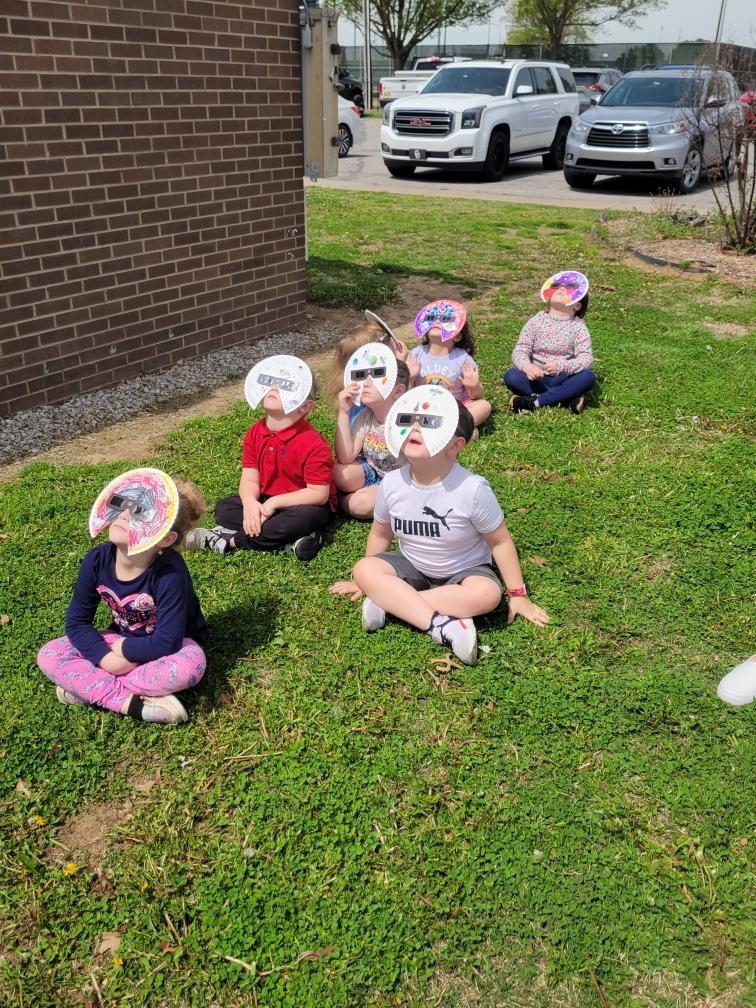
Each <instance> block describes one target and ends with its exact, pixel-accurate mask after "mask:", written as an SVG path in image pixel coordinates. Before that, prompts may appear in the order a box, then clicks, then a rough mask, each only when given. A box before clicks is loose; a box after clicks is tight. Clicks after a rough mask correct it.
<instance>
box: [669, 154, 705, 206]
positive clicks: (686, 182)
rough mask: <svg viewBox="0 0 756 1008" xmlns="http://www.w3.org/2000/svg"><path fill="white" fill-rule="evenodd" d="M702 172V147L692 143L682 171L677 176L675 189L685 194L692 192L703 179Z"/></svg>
mask: <svg viewBox="0 0 756 1008" xmlns="http://www.w3.org/2000/svg"><path fill="white" fill-rule="evenodd" d="M702 173H703V158H702V156H701V148H700V147H699V146H698V145H697V144H691V145H690V147H688V152H687V154H686V155H685V160H684V161H683V168H682V171H681V172H680V174H679V175H678V176H677V177H676V178H675V189H676V190H677V191H678V192H679V193H681V194H682V195H683V196H686V195H687V194H688V193H692V192H693V190H694V189H695V188H696V186H697V185H698V183H699V182H700V181H701V175H702Z"/></svg>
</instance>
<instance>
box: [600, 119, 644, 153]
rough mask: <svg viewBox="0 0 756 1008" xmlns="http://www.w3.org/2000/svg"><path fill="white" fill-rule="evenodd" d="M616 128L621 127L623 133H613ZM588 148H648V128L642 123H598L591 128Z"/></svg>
mask: <svg viewBox="0 0 756 1008" xmlns="http://www.w3.org/2000/svg"><path fill="white" fill-rule="evenodd" d="M615 126H621V127H622V132H621V133H614V132H612V130H613V128H614V127H615ZM585 142H586V144H587V145H588V147H619V148H625V149H627V148H633V149H637V148H638V147H648V126H644V125H642V124H641V123H609V122H607V123H596V124H595V125H594V126H593V127H591V130H590V132H589V133H588V138H587V139H586V141H585Z"/></svg>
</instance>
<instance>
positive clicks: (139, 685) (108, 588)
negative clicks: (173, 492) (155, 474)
mask: <svg viewBox="0 0 756 1008" xmlns="http://www.w3.org/2000/svg"><path fill="white" fill-rule="evenodd" d="M175 484H176V488H177V489H178V494H179V504H178V513H177V515H176V520H175V521H174V523H173V527H172V528H171V530H170V531H169V532H168V533H167V534H166V535H165V536H163V538H162V539H161V540H160V542H158V543H157V544H156V545H155V546H153V547H151V548H150V549H147V550H144V551H143V552H140V553H136V554H133V555H129V553H128V531H129V511H128V510H127V509H124V510H122V511H121V513H120V514H119V515H118V517H117V518H115V520H114V521H112V522H111V524H110V526H109V529H108V537H109V540H110V541H109V542H106V543H102V544H101V545H100V546H95V547H94V549H92V550H90V551H89V553H87V555H86V556H85V557H84V560H83V561H82V563H81V567H80V568H79V574H78V577H77V578H76V584H75V585H74V589H73V595H72V597H71V602H70V605H69V606H68V611H67V613H66V634H65V636H64V637H58V638H57V639H56V640H53V641H50V642H49V643H48V644H45V646H44V647H43V648H42V649H41V651H40V652H39V654H38V655H37V664H38V665H39V667H40V668H41V669H42V671H43V672H44V674H45V675H46V676H47V677H48V679H52V681H53V682H54V683H56V684H57V696H58V699H59V700H60V701H61V703H68V704H76V705H83V704H91V705H92V706H94V707H103V708H105V710H110V711H114V712H115V713H116V714H129V715H130V716H131V717H133V718H136V719H138V720H140V721H155V722H159V723H162V724H178V723H179V722H181V721H187V720H188V715H187V712H186V710H185V708H184V705H183V704H182V703H181V701H180V700H179V699H178V698H177V697H176V696H174V694H175V693H179V692H180V691H181V690H185V689H189V688H190V687H192V686H195V685H196V684H197V683H198V682H199V680H200V679H201V678H202V676H203V675H204V672H205V655H204V652H203V650H202V646H203V645H204V644H205V643H206V641H207V624H206V623H205V618H204V616H203V615H202V610H201V609H200V605H199V602H198V600H197V596H196V595H195V593H194V587H193V585H192V578H191V575H190V574H189V570H188V569H187V566H186V564H185V563H184V559H183V557H181V556H180V554H179V553H177V552H176V550H175V549H174V548H173V547H175V546H179V545H180V544H181V542H182V540H183V538H184V536H185V534H186V532H187V531H188V530H189V528H190V527H191V525H192V523H193V522H195V521H196V520H197V519H198V518H199V517H200V515H201V514H202V512H203V511H204V509H205V502H204V500H203V499H202V494H201V493H200V491H199V489H198V488H197V487H196V486H195V485H194V483H190V482H188V481H186V480H176V481H175ZM100 602H104V603H105V604H106V605H107V606H108V608H109V609H110V610H111V613H112V616H113V619H112V623H111V625H110V627H109V628H108V630H107V631H105V632H102V631H100V630H97V629H96V628H95V627H94V625H93V621H94V616H95V612H96V610H97V607H98V605H99V603H100Z"/></svg>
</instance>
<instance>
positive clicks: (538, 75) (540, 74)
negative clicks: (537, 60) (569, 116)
mask: <svg viewBox="0 0 756 1008" xmlns="http://www.w3.org/2000/svg"><path fill="white" fill-rule="evenodd" d="M530 72H531V73H532V74H533V77H534V78H535V85H536V94H556V93H557V86H556V81H555V80H554V78H553V77H552V76H551V70H549V68H548V67H532V68H531V71H530Z"/></svg>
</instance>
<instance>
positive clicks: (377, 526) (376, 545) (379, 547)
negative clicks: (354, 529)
mask: <svg viewBox="0 0 756 1008" xmlns="http://www.w3.org/2000/svg"><path fill="white" fill-rule="evenodd" d="M393 541H394V533H393V532H392V531H391V524H390V523H389V522H380V521H378V519H377V518H374V519H373V524H372V525H371V526H370V534H369V535H368V538H367V543H366V544H365V556H373V555H374V554H375V553H387V552H388V551H389V550H390V549H391V543H392V542H393Z"/></svg>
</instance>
